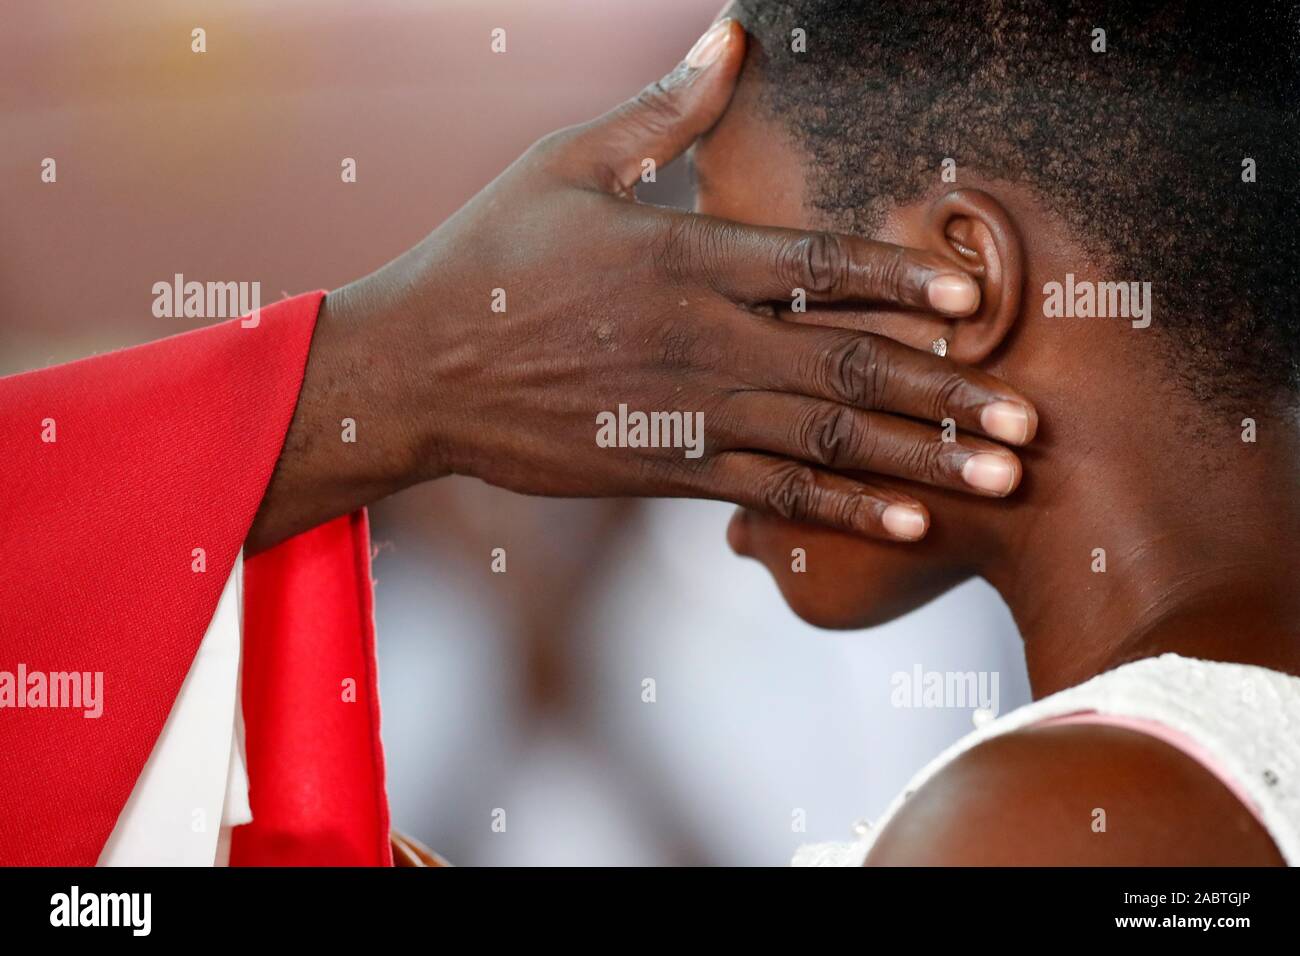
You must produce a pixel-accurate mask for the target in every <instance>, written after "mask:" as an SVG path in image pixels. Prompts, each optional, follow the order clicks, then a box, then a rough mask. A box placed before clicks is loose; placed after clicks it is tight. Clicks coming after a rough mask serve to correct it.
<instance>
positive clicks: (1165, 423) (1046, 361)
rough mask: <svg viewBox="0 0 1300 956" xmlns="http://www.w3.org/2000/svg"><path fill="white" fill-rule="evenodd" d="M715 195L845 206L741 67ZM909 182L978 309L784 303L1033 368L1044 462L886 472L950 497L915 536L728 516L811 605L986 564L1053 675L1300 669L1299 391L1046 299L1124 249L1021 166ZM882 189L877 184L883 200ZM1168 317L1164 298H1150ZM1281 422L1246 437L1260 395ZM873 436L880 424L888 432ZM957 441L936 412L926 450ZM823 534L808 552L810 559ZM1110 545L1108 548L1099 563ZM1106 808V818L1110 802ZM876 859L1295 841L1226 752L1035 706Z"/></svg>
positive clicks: (851, 613) (721, 137) (927, 230)
mask: <svg viewBox="0 0 1300 956" xmlns="http://www.w3.org/2000/svg"><path fill="white" fill-rule="evenodd" d="M694 161H695V165H696V168H697V171H698V179H699V194H698V203H697V207H698V208H699V209H700V210H701V211H702V212H706V213H709V214H712V215H717V216H725V217H735V218H740V219H746V220H752V221H755V222H760V223H766V224H769V225H774V226H786V227H792V228H815V227H817V226H819V225H825V223H822V222H820V221H819V219H818V216H817V215H816V214H815V213H814V212H810V210H809V205H808V203H807V202H806V197H805V195H804V188H803V185H804V182H805V175H806V170H807V162H808V161H807V158H806V157H805V156H804V154H803V153H802V151H801V149H800V148H799V147H798V146H797V145H796V144H794V143H793V142H792V141H791V140H790V137H789V136H788V134H787V133H786V131H785V129H784V128H783V127H782V126H781V125H780V124H778V123H776V122H774V121H772V120H770V119H768V118H766V117H765V114H764V113H763V110H762V109H761V107H760V106H759V104H758V101H757V81H756V79H755V78H754V77H751V76H750V75H749V74H748V73H747V74H745V75H742V77H741V82H740V84H739V87H738V89H737V93H736V95H735V98H734V99H733V101H732V103H731V105H730V108H729V110H728V112H727V113H726V115H725V116H724V117H723V119H722V120H721V122H720V123H719V124H718V125H717V126H716V128H715V129H714V130H713V131H712V132H711V133H710V135H709V136H708V137H706V138H705V139H704V140H703V141H702V142H701V143H700V144H699V145H698V146H697V147H696V149H695V152H694ZM959 182H960V188H958V189H956V190H955V191H954V187H953V186H952V185H950V184H949V185H944V184H942V183H941V182H940V180H939V174H938V170H937V169H936V174H935V186H934V188H933V189H932V190H930V191H929V192H928V193H927V194H926V195H924V196H923V197H922V198H921V199H919V200H916V201H912V202H908V203H906V204H902V205H900V204H893V205H892V207H891V209H890V211H889V212H888V214H887V215H886V217H885V220H884V222H883V224H882V226H881V228H880V231H879V233H878V234H877V235H876V236H874V237H873V238H876V239H880V240H885V241H891V242H898V243H902V244H905V245H909V246H915V247H917V248H925V249H929V250H930V251H932V252H933V253H934V254H936V255H940V256H944V257H946V258H948V259H949V261H951V262H953V263H955V264H960V265H961V266H962V267H963V268H964V269H966V270H967V272H968V274H969V275H971V276H972V277H973V278H974V279H976V281H978V282H979V283H980V286H981V305H980V308H979V309H978V311H977V312H975V313H974V314H973V315H969V316H965V317H962V318H956V319H954V318H945V317H935V316H932V317H921V318H919V319H918V318H916V317H915V316H908V315H905V314H904V313H901V312H898V311H893V310H872V311H864V310H855V309H850V308H836V309H826V308H822V309H812V310H810V311H809V312H808V313H806V314H802V315H796V314H792V313H790V312H788V311H786V312H783V313H782V318H783V319H785V320H787V321H792V322H798V323H801V324H803V323H809V324H817V325H820V326H832V325H833V326H840V327H847V328H851V329H856V330H864V331H871V332H875V333H879V334H881V335H884V336H887V337H889V338H892V339H895V340H897V341H899V342H902V343H905V344H908V345H911V346H913V347H915V348H924V347H926V346H927V345H928V344H929V343H930V342H931V341H932V340H934V339H936V338H939V337H941V336H942V337H944V338H946V339H947V342H948V355H949V357H950V358H952V359H955V360H956V361H958V362H964V363H971V364H977V365H979V366H980V367H981V368H984V369H986V370H987V371H989V372H991V373H993V374H995V375H997V376H998V377H1000V378H1006V379H1007V380H1009V381H1014V382H1016V383H1017V384H1018V385H1020V386H1021V387H1022V388H1024V389H1025V391H1026V392H1027V393H1029V394H1032V395H1034V396H1035V400H1036V404H1037V407H1038V409H1039V411H1040V413H1041V415H1042V418H1043V421H1044V423H1045V424H1044V426H1043V428H1042V429H1041V432H1040V435H1039V439H1038V441H1037V442H1036V443H1035V445H1034V448H1033V449H1031V450H1029V451H1027V452H1026V453H1025V460H1026V467H1027V469H1028V470H1029V472H1031V473H1032V476H1033V480H1032V481H1028V480H1026V482H1025V484H1024V487H1022V488H1021V490H1020V492H1019V493H1018V494H1016V495H1015V496H1014V497H1012V498H1008V499H1006V500H1004V501H990V500H988V499H983V500H980V499H975V498H972V497H970V496H963V495H956V494H953V493H951V492H950V491H948V490H946V489H944V488H943V487H935V488H928V489H925V488H920V487H918V486H916V485H915V484H912V483H910V482H906V481H896V480H894V479H890V478H882V479H880V482H881V483H882V484H884V485H885V486H886V487H890V488H893V489H896V490H898V491H900V492H907V493H914V494H916V496H917V497H918V498H919V499H921V500H922V501H923V502H925V503H926V504H927V506H929V507H930V508H932V509H933V510H934V511H935V512H936V513H940V512H941V513H942V515H943V517H944V520H943V521H942V522H936V523H935V526H934V528H933V529H932V531H931V533H930V534H929V535H928V536H927V537H926V539H925V540H924V541H922V542H920V543H919V544H916V545H914V546H912V547H909V548H902V547H898V546H896V545H894V544H891V543H886V542H873V541H866V540H863V539H861V538H856V539H855V538H851V537H849V536H846V535H843V534H841V533H838V532H836V531H833V530H828V529H824V528H818V527H814V526H812V525H810V524H806V523H796V522H790V521H787V520H782V519H780V518H773V517H771V516H768V515H762V514H758V513H756V512H753V511H748V510H744V509H742V510H741V511H739V512H738V513H737V515H736V517H735V519H734V520H733V522H732V525H731V528H730V529H729V532H728V536H729V540H730V542H731V544H732V546H733V548H734V549H735V550H736V551H737V552H739V553H740V554H743V555H747V556H750V557H753V558H756V559H757V560H759V561H761V562H762V563H763V564H764V565H765V566H766V567H767V568H768V570H769V571H770V573H771V574H772V575H773V578H774V579H775V580H776V582H777V584H778V585H779V587H780V588H781V591H782V593H783V595H784V596H785V598H786V600H787V601H788V602H789V603H790V605H791V607H792V608H793V609H794V610H795V611H796V612H797V613H798V614H799V615H800V616H801V617H803V618H805V619H806V620H808V621H810V622H812V623H814V624H818V625H821V626H825V627H834V628H860V627H869V626H872V625H874V624H878V623H882V622H885V621H888V620H891V619H893V618H894V617H897V616H898V615H900V614H903V613H906V612H908V611H910V610H912V609H914V608H916V607H919V606H921V605H923V604H925V603H926V602H928V601H930V600H931V599H933V598H934V597H936V596H937V595H939V594H941V593H943V592H944V591H946V590H948V589H949V588H951V587H954V586H955V585H957V584H959V583H961V582H963V581H965V580H967V579H969V578H970V577H973V576H981V577H984V578H985V579H986V580H988V581H989V582H990V583H991V584H993V586H994V587H995V588H997V590H998V591H999V592H1000V593H1001V595H1002V596H1003V598H1004V599H1005V601H1006V602H1007V604H1008V606H1009V607H1010V609H1011V611H1012V614H1013V616H1014V618H1015V620H1016V623H1017V625H1018V626H1019V628H1020V631H1021V634H1022V636H1023V639H1024V644H1025V655H1026V660H1027V663H1028V668H1029V676H1030V682H1031V686H1032V689H1033V692H1034V695H1035V697H1041V696H1043V695H1046V694H1050V693H1053V692H1055V691H1058V690H1062V689H1064V688H1066V687H1070V686H1073V685H1075V684H1078V683H1080V682H1082V681H1084V680H1086V679H1087V678H1089V677H1092V676H1094V675H1096V674H1099V673H1101V672H1103V671H1106V670H1109V669H1111V668H1113V667H1116V666H1119V665H1121V664H1123V663H1126V662H1128V661H1132V660H1136V659H1140V658H1144V657H1150V656H1154V655H1157V654H1160V653H1165V652H1176V653H1179V654H1183V655H1186V656H1190V657H1200V658H1206V659H1211V660H1222V661H1237V662H1242V663H1248V664H1256V665H1259V666H1263V667H1269V668H1273V669H1275V670H1279V671H1283V672H1286V673H1290V674H1300V633H1297V624H1296V622H1297V621H1300V589H1297V588H1296V587H1295V569H1296V568H1297V567H1300V498H1298V496H1297V495H1296V494H1295V488H1296V487H1297V483H1298V482H1300V469H1298V468H1297V463H1298V462H1300V435H1297V430H1296V426H1295V423H1294V420H1293V419H1291V418H1290V417H1289V416H1288V415H1287V414H1286V413H1285V411H1284V405H1283V402H1282V401H1280V397H1274V396H1260V399H1259V401H1258V403H1257V404H1255V405H1254V406H1253V407H1250V408H1244V409H1241V410H1239V411H1238V410H1228V411H1223V410H1216V409H1210V408H1207V407H1205V406H1203V405H1200V404H1198V403H1197V402H1195V401H1194V400H1193V399H1192V398H1191V397H1190V396H1189V395H1188V394H1186V393H1185V392H1184V391H1183V390H1182V389H1181V387H1180V386H1179V385H1178V383H1177V382H1176V381H1174V377H1173V375H1172V374H1171V372H1170V371H1169V370H1168V369H1167V367H1166V366H1164V365H1163V364H1161V362H1160V361H1158V360H1157V352H1158V350H1160V349H1161V347H1162V345H1164V341H1163V339H1162V338H1161V337H1160V335H1159V333H1158V332H1157V331H1156V330H1155V329H1143V330H1137V329H1133V328H1132V327H1131V326H1130V325H1129V324H1128V323H1127V322H1125V321H1123V320H1114V319H1091V320H1089V319H1083V320H1046V319H1044V318H1043V314H1042V301H1043V300H1042V295H1041V294H1039V293H1038V292H1037V290H1041V289H1042V288H1043V284H1044V283H1045V282H1047V281H1051V280H1056V281H1060V280H1061V279H1063V277H1064V275H1065V273H1066V272H1073V273H1074V274H1075V275H1076V277H1077V278H1078V279H1093V280H1106V279H1115V280H1118V279H1129V278H1132V277H1127V276H1110V275H1107V274H1106V272H1105V269H1104V267H1103V265H1102V264H1101V263H1098V262H1094V261H1092V259H1091V258H1090V257H1089V256H1088V255H1087V254H1085V253H1084V252H1083V250H1082V248H1081V244H1080V242H1079V241H1078V237H1076V236H1074V235H1073V234H1072V232H1071V229H1070V227H1069V226H1068V225H1067V224H1066V223H1065V222H1064V221H1063V220H1061V219H1060V218H1058V217H1057V216H1055V215H1053V214H1051V213H1049V212H1047V211H1046V210H1045V209H1044V208H1043V207H1042V206H1041V205H1040V204H1039V203H1038V202H1037V201H1036V200H1035V198H1034V197H1033V196H1032V195H1031V194H1029V193H1028V192H1026V191H1025V190H1024V189H1023V188H1022V187H1020V186H1017V185H1013V184H1008V183H1004V182H998V181H992V180H986V179H982V178H981V177H980V176H979V174H978V157H971V158H970V160H969V162H968V165H966V166H964V167H963V168H962V170H961V172H960V177H959ZM872 198H875V197H870V196H864V197H863V200H864V203H865V202H866V201H867V200H869V199H872ZM1155 321H1156V322H1158V321H1159V316H1158V315H1157V316H1156V317H1155ZM1246 416H1251V417H1253V418H1255V419H1256V420H1257V422H1258V427H1259V432H1260V434H1261V436H1262V435H1266V436H1267V437H1260V438H1259V440H1258V441H1257V442H1256V443H1253V444H1251V443H1244V442H1243V441H1242V440H1241V419H1242V418H1243V417H1246ZM866 440H869V437H867V439H866ZM954 454H957V453H955V452H953V451H952V450H951V446H948V447H947V449H945V447H944V445H943V443H942V442H941V441H940V435H939V433H938V430H937V429H933V430H932V431H931V446H930V448H929V449H927V450H925V451H924V452H923V453H922V455H921V460H922V461H923V462H925V463H928V464H929V466H930V467H934V468H941V467H943V463H944V461H945V459H946V458H948V457H950V456H952V455H954ZM794 548H803V549H804V550H805V552H806V555H807V558H806V561H807V570H806V571H805V572H803V573H796V572H795V571H794V570H792V561H791V552H792V550H793V549H794ZM1096 548H1104V549H1105V551H1106V554H1107V565H1108V566H1107V570H1106V573H1104V574H1101V573H1093V571H1092V561H1093V550H1094V549H1096ZM1096 807H1101V808H1104V809H1106V811H1107V815H1108V818H1109V825H1108V829H1107V831H1106V832H1105V833H1104V834H1097V833H1094V832H1093V831H1092V828H1091V823H1092V817H1091V811H1092V809H1093V808H1096ZM867 863H868V865H913V864H951V865H981V864H1061V865H1082V864H1128V863H1133V864H1145V865H1182V864H1188V863H1201V864H1228V863H1232V864H1245V865H1256V864H1257V865H1276V864H1280V863H1281V857H1280V856H1279V854H1278V852H1277V849H1276V848H1275V847H1274V845H1273V844H1272V841H1271V840H1270V839H1269V837H1268V835H1267V833H1266V832H1265V831H1264V830H1263V829H1262V827H1261V826H1260V825H1259V824H1258V823H1257V822H1256V821H1255V820H1254V818H1253V817H1252V816H1251V814H1250V813H1249V812H1248V811H1247V810H1246V808H1245V807H1244V806H1242V805H1241V804H1240V802H1239V801H1237V800H1236V799H1235V798H1233V797H1232V795H1231V794H1230V793H1229V792H1228V791H1227V790H1226V789H1225V788H1224V787H1223V785H1222V784H1221V783H1220V782H1219V781H1218V780H1217V779H1216V778H1215V777H1214V776H1213V775H1212V774H1210V773H1209V772H1208V771H1207V770H1205V769H1204V768H1203V767H1202V766H1200V765H1199V764H1198V763H1196V762H1195V761H1193V760H1192V759H1191V758H1189V757H1187V756H1185V755H1184V754H1182V753H1181V752H1180V751H1178V750H1176V749H1174V748H1172V747H1170V746H1169V745H1167V744H1165V743H1163V742H1161V741H1159V740H1156V739H1154V738H1151V737H1148V736H1144V735H1142V734H1138V733H1135V732H1132V731H1126V730H1118V729H1114V728H1108V727H1101V726H1097V727H1086V726H1085V727H1058V728H1038V729H1028V730H1023V731H1018V732H1013V733H1011V734H1009V735H1007V736H1005V737H1002V738H999V739H997V740H995V741H992V742H989V743H986V744H984V745H981V746H979V747H976V748H975V749H973V750H972V751H970V752H969V753H967V754H966V755H965V756H963V757H962V758H960V759H959V760H957V761H955V762H954V763H953V764H952V765H950V766H949V767H947V768H945V769H944V770H942V771H940V772H939V773H938V774H937V775H936V776H935V777H934V778H932V779H931V780H930V781H929V782H928V783H927V784H926V785H925V786H924V787H923V788H922V789H920V790H918V791H917V793H916V794H915V795H913V796H912V798H910V799H909V801H908V802H907V804H905V806H904V809H903V810H902V811H901V812H900V813H899V814H898V815H897V816H896V817H895V818H894V819H893V820H892V821H891V822H890V824H889V825H888V826H887V827H886V829H885V830H884V832H883V833H882V834H881V835H880V836H879V838H878V840H877V842H876V843H875V844H874V847H873V850H872V852H871V854H870V856H869V858H868V860H867Z"/></svg>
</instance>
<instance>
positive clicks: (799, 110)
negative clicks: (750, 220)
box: [732, 0, 1300, 401]
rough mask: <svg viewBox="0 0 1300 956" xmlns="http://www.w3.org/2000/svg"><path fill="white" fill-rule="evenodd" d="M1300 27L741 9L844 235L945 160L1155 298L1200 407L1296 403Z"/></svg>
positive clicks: (767, 6) (1018, 2) (1155, 9)
mask: <svg viewBox="0 0 1300 956" xmlns="http://www.w3.org/2000/svg"><path fill="white" fill-rule="evenodd" d="M1298 9H1300V8H1298V7H1297V5H1296V4H1294V3H1284V2H1257V3H1250V4H1233V3H1216V4H1214V5H1213V6H1212V7H1211V6H1210V5H1208V4H1207V5H1205V6H1204V7H1202V6H1201V5H1191V6H1189V5H1188V4H1185V3H1143V2H1137V0H1134V2H1130V3H1126V4H1114V5H1111V4H1105V3H1098V2H1076V0H988V2H983V0H979V2H977V0H969V2H949V3H937V2H926V0H863V2H858V0H736V3H735V5H734V7H733V10H732V13H733V15H735V16H737V17H738V18H739V19H740V20H741V22H742V23H743V24H744V25H745V26H746V28H747V29H748V30H749V32H750V34H751V43H750V54H749V61H748V63H747V65H746V70H747V72H748V71H752V72H756V73H757V74H758V78H759V83H760V88H761V93H760V103H761V104H762V107H763V109H764V110H765V111H766V112H768V113H770V114H771V115H772V116H774V117H776V118H778V119H779V120H781V121H782V122H783V123H785V124H786V126H787V128H788V129H789V130H790V131H791V132H792V134H793V136H794V139H795V141H796V142H798V143H799V144H800V146H801V147H802V148H803V149H804V150H805V151H806V152H807V153H808V155H809V158H810V164H809V166H810V173H809V193H810V196H811V199H810V203H811V205H812V206H814V207H815V209H816V210H817V211H819V212H820V213H821V214H822V215H823V216H824V218H825V221H826V222H827V225H829V226H830V227H831V228H838V229H850V230H852V231H855V232H861V233H870V232H871V231H872V229H873V228H875V226H876V225H877V224H878V221H879V217H880V215H881V214H882V212H883V210H884V205H883V203H885V202H887V201H889V200H896V201H898V202H900V203H905V202H908V201H912V200H915V199H916V198H918V197H920V196H921V195H924V194H926V193H927V192H928V191H929V190H931V189H934V188H936V187H937V186H939V185H941V183H940V179H939V170H940V163H941V160H942V159H943V158H945V157H952V158H953V159H955V160H956V162H957V164H958V184H959V185H960V169H961V168H962V167H963V166H969V167H970V168H973V169H975V170H977V171H978V172H979V173H980V174H981V175H983V176H985V177H988V178H991V179H998V180H1004V181H1009V182H1013V183H1017V184H1022V185H1024V186H1027V187H1029V188H1030V189H1032V190H1033V192H1034V193H1035V195H1036V197H1037V198H1038V199H1039V201H1040V202H1042V203H1043V204H1044V205H1045V206H1046V207H1047V208H1049V209H1050V210H1051V211H1052V212H1054V213H1055V214H1057V215H1059V216H1061V217H1062V218H1063V219H1064V220H1065V221H1066V222H1067V223H1068V224H1069V225H1070V227H1071V228H1072V229H1073V230H1074V231H1075V233H1076V234H1077V235H1078V236H1079V237H1080V239H1081V241H1082V244H1083V246H1084V248H1085V249H1086V250H1087V251H1088V253H1089V254H1090V255H1092V256H1094V257H1095V258H1096V259H1097V260H1098V262H1100V263H1102V264H1104V265H1107V266H1109V267H1110V269H1111V270H1112V271H1113V274H1114V275H1115V276H1116V278H1121V279H1126V280H1144V281H1151V282H1152V283H1153V290H1152V292H1153V298H1154V300H1155V312H1154V320H1153V328H1154V327H1156V326H1158V327H1160V328H1161V329H1163V330H1164V331H1165V332H1166V333H1168V334H1169V335H1171V336H1172V339H1173V342H1174V343H1176V344H1175V347H1174V348H1170V349H1164V350H1162V351H1165V352H1167V353H1172V352H1175V351H1176V355H1177V358H1178V360H1179V361H1178V362H1176V363H1174V367H1176V368H1180V369H1182V371H1183V373H1184V375H1183V377H1184V378H1185V379H1186V381H1187V383H1188V384H1189V385H1190V386H1191V387H1192V389H1193V391H1194V392H1195V393H1196V394H1197V395H1198V396H1200V397H1202V398H1206V397H1210V396H1211V395H1212V394H1213V395H1218V396H1220V397H1222V396H1224V395H1225V393H1226V394H1227V395H1229V396H1230V397H1232V398H1234V399H1238V400H1246V401H1250V400H1252V399H1253V400H1255V401H1258V400H1259V399H1260V398H1261V397H1263V395H1262V394H1261V393H1265V392H1267V393H1270V394H1271V393H1276V392H1281V393H1282V394H1284V395H1286V396H1287V397H1288V399H1294V392H1295V390H1296V388H1297V387H1298V386H1300V329H1298V326H1297V315H1298V314H1300V310H1298V309H1297V299H1298V298H1300V282H1298V279H1300V274H1298V273H1300V269H1298V266H1297V263H1300V254H1298V251H1297V238H1296V237H1297V229H1298V228H1300V200H1298V184H1297V177H1298V176H1300V163H1298V162H1297V160H1298V159H1300V149H1297V117H1296V111H1297V108H1298V107H1300V95H1298V93H1300V84H1298V83H1297V63H1298V58H1297V48H1298V44H1297V37H1298V36H1300V15H1298V12H1297V11H1298ZM1096 28H1100V29H1103V30H1104V31H1105V42H1106V52H1104V53H1100V52H1094V50H1093V45H1094V40H1095V37H1094V34H1093V31H1094V29H1096ZM795 29H801V30H803V31H804V32H805V36H806V52H795V51H794V50H793V49H792V42H793V40H792V38H793V36H794V34H793V33H792V31H794V30H795ZM1246 158H1251V159H1253V160H1254V161H1255V167H1256V176H1257V178H1256V181H1255V182H1253V183H1247V182H1244V181H1243V160H1245V159H1246ZM863 197H878V199H879V201H878V202H868V203H865V204H864V201H863Z"/></svg>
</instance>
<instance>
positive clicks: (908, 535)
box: [880, 505, 925, 541]
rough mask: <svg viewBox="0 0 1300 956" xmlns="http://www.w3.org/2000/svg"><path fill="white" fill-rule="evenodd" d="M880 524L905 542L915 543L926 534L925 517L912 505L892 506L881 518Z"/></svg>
mask: <svg viewBox="0 0 1300 956" xmlns="http://www.w3.org/2000/svg"><path fill="white" fill-rule="evenodd" d="M880 523H881V524H883V525H884V526H885V530H886V531H888V532H889V533H890V534H892V535H893V536H894V537H895V538H902V539H903V540H904V541H915V540H916V539H917V538H920V537H922V536H923V535H924V534H925V515H923V514H921V512H920V511H919V510H918V509H916V508H914V507H912V506H911V505H890V506H889V507H888V508H886V509H885V512H884V514H882V515H881V516H880Z"/></svg>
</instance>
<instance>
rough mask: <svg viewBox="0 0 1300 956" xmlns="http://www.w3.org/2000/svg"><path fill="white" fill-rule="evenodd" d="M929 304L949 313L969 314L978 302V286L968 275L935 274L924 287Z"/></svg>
mask: <svg viewBox="0 0 1300 956" xmlns="http://www.w3.org/2000/svg"><path fill="white" fill-rule="evenodd" d="M925 296H926V298H927V299H928V300H929V301H930V305H931V306H933V307H934V308H936V309H938V310H939V311H940V312H947V313H948V314H949V315H970V313H972V312H974V311H975V307H976V306H977V305H979V302H980V287H979V286H977V285H976V284H975V280H974V279H972V278H971V277H970V276H964V275H959V274H956V273H953V274H950V275H942V276H935V277H934V278H933V279H931V280H930V281H929V283H928V284H927V285H926V287H925Z"/></svg>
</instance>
